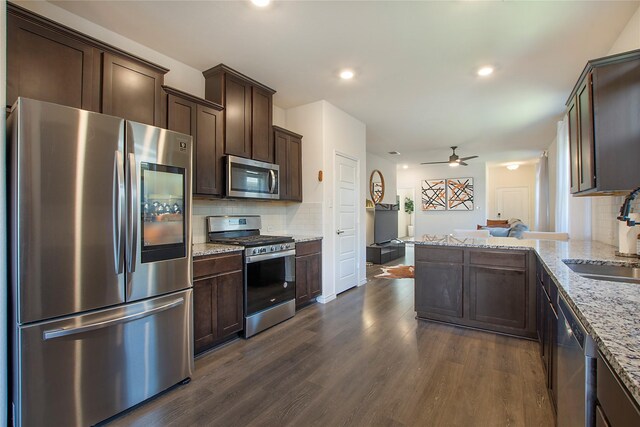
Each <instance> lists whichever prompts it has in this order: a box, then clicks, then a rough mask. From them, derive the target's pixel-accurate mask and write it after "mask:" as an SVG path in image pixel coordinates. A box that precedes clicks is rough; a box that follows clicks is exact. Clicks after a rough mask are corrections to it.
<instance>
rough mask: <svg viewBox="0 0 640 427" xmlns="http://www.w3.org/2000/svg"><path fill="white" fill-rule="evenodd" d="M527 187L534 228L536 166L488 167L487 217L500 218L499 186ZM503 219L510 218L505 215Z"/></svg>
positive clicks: (530, 222)
mask: <svg viewBox="0 0 640 427" xmlns="http://www.w3.org/2000/svg"><path fill="white" fill-rule="evenodd" d="M513 187H526V188H527V189H528V193H529V223H528V224H527V225H528V226H529V227H530V228H532V229H533V223H534V218H535V207H536V166H535V165H520V167H519V168H518V169H516V170H514V171H512V170H509V169H507V168H506V167H505V166H491V167H487V218H489V219H497V218H498V210H497V209H498V205H497V199H496V190H497V189H498V188H513ZM502 219H508V218H505V217H504V216H503V217H502Z"/></svg>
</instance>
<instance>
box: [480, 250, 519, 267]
mask: <svg viewBox="0 0 640 427" xmlns="http://www.w3.org/2000/svg"><path fill="white" fill-rule="evenodd" d="M469 264H475V265H491V266H495V267H509V268H526V266H527V253H526V252H523V253H513V252H502V251H487V250H482V251H470V252H469Z"/></svg>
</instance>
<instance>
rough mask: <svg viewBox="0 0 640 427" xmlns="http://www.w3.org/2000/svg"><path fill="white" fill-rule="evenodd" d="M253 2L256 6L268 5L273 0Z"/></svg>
mask: <svg viewBox="0 0 640 427" xmlns="http://www.w3.org/2000/svg"><path fill="white" fill-rule="evenodd" d="M251 3H253V4H254V6H258V7H267V6H269V3H271V0H251Z"/></svg>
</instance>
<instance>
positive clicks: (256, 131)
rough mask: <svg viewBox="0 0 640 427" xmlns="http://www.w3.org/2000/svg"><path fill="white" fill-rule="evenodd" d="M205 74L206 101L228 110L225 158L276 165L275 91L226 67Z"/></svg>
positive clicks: (219, 66)
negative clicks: (272, 124)
mask: <svg viewBox="0 0 640 427" xmlns="http://www.w3.org/2000/svg"><path fill="white" fill-rule="evenodd" d="M202 74H203V75H204V77H205V98H206V99H208V100H210V101H213V102H216V103H219V104H222V105H223V106H224V108H225V110H224V114H223V116H224V152H225V154H230V155H234V156H240V157H244V158H248V159H254V160H260V161H263V162H269V163H273V162H274V156H275V153H274V147H273V134H272V127H271V123H272V121H273V94H274V93H275V90H273V89H271V88H269V87H267V86H265V85H263V84H261V83H259V82H257V81H255V80H253V79H251V78H249V77H247V76H245V75H243V74H241V73H239V72H237V71H235V70H233V69H231V68H229V67H227V66H226V65H224V64H220V65H217V66H215V67H213V68H211V69H209V70H207V71H204V72H203V73H202Z"/></svg>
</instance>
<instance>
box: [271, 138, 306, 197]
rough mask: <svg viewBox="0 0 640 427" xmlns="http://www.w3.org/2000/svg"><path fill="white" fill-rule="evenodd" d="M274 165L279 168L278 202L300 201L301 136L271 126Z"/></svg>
mask: <svg viewBox="0 0 640 427" xmlns="http://www.w3.org/2000/svg"><path fill="white" fill-rule="evenodd" d="M273 140H274V141H275V163H276V164H277V165H278V166H280V200H292V201H295V202H301V201H302V135H298V134H297V133H294V132H291V131H289V130H286V129H283V128H281V127H279V126H273Z"/></svg>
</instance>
